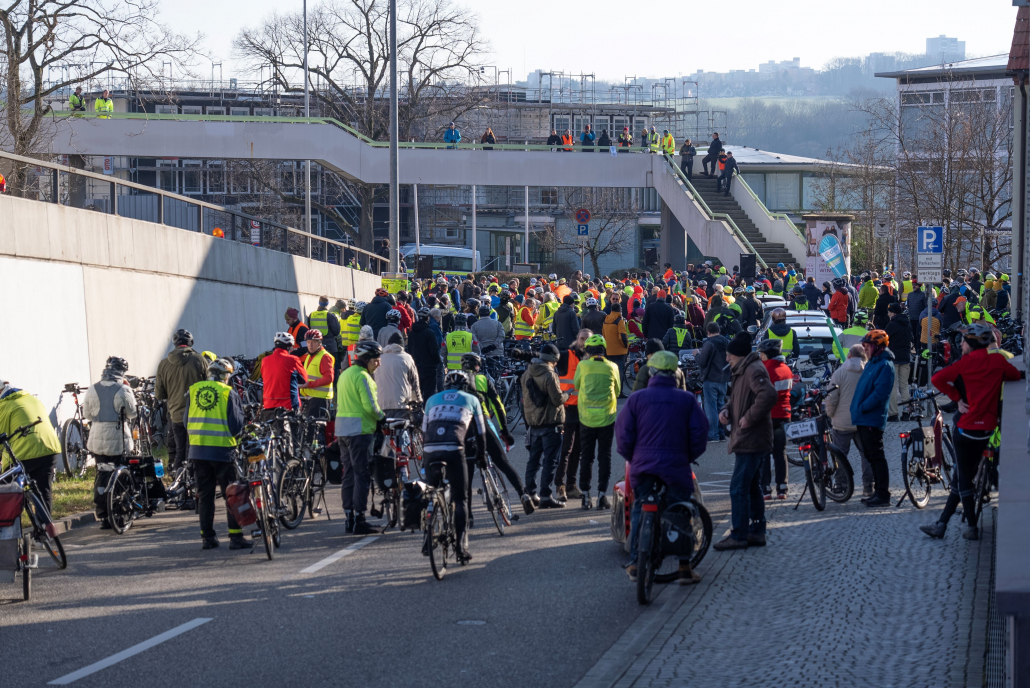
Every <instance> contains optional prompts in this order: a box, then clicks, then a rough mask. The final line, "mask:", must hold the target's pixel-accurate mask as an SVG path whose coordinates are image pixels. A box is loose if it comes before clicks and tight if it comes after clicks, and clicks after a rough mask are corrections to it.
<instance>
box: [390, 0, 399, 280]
mask: <svg viewBox="0 0 1030 688" xmlns="http://www.w3.org/2000/svg"><path fill="white" fill-rule="evenodd" d="M399 133H400V132H399V131H398V125H397V0H390V272H394V273H395V272H398V271H399V270H400V259H399V255H400V254H399V251H400V243H401V231H400V210H401V208H400V198H399V197H398V193H399V191H400V189H399V188H398V187H399V180H400V178H399V175H398V172H397V137H398V135H399Z"/></svg>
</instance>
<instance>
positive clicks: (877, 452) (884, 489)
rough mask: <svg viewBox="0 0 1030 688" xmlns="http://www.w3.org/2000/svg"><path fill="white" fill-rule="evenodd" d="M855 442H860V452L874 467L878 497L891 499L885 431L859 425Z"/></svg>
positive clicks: (874, 483) (874, 479)
mask: <svg viewBox="0 0 1030 688" xmlns="http://www.w3.org/2000/svg"><path fill="white" fill-rule="evenodd" d="M855 440H856V441H857V442H858V449H859V451H861V452H862V455H863V456H864V457H865V458H866V460H868V461H869V465H870V466H871V467H872V470H873V486H874V488H875V490H876V496H877V497H879V498H880V499H890V496H891V490H890V486H891V473H890V468H889V467H888V466H887V457H886V456H885V455H884V453H883V430H882V429H880V428H874V427H870V426H868V425H859V426H858V431H857V432H856V433H855Z"/></svg>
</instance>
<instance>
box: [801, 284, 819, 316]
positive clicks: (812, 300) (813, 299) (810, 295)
mask: <svg viewBox="0 0 1030 688" xmlns="http://www.w3.org/2000/svg"><path fill="white" fill-rule="evenodd" d="M801 292H802V293H803V294H804V295H805V298H806V299H808V306H809V308H810V309H812V310H815V309H817V308H819V304H820V303H822V300H823V290H822V289H820V288H819V287H817V286H815V285H814V284H806V285H805V286H804V287H802V288H801Z"/></svg>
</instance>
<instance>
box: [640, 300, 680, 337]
mask: <svg viewBox="0 0 1030 688" xmlns="http://www.w3.org/2000/svg"><path fill="white" fill-rule="evenodd" d="M675 316H676V310H675V309H674V308H673V307H672V306H670V305H669V304H667V303H665V300H664V299H659V300H657V301H655V302H654V303H652V304H650V305H648V307H647V308H646V309H644V323H643V330H644V336H645V337H647V338H648V339H659V340H660V339H661V338H662V337H664V336H665V333H666V332H668V331H669V328H670V327H672V321H673V319H674V318H675Z"/></svg>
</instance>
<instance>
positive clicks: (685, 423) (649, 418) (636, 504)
mask: <svg viewBox="0 0 1030 688" xmlns="http://www.w3.org/2000/svg"><path fill="white" fill-rule="evenodd" d="M647 366H648V368H650V369H651V377H650V379H649V380H648V383H647V389H642V390H640V391H639V392H634V393H633V394H631V395H630V397H629V401H627V402H626V406H625V407H624V408H623V409H622V413H620V414H619V417H618V420H616V422H615V437H616V443H617V445H616V446H617V447H618V450H619V453H620V454H622V455H623V456H625V457H627V460H628V462H629V482H630V486H631V487H632V488H633V494H634V497H633V512H632V514H631V515H630V550H629V551H630V561H629V568H627V569H626V573H627V574H628V575H629V578H630V580H632V581H635V580H636V576H637V536H638V531H639V529H640V512H641V505H642V504H643V503H644V501H645V500H646V499H647V497H648V496H650V495H651V494H653V493H654V492H655V491H656V490H658V489H659V488H660V487H661V485H663V484H664V485H665V488H666V502H667V503H668V504H673V503H675V502H682V501H686V500H688V499H690V498H691V496H692V495H693V493H694V480H693V472H692V470H691V468H690V464H691V463H692V462H693V461H696V460H697V458H698V457H699V456H701V454H703V453H704V451H705V447H706V445H707V439H708V419H707V418H706V417H705V413H704V411H702V410H701V405H700V404H699V403H698V401H697V398H696V397H695V396H694V395H693V394H691V393H690V392H685V391H683V390H681V389H679V388H677V387H676V379H675V374H676V371H677V370H678V369H679V361H678V360H677V358H676V355H675V354H673V353H672V352H671V351H658V352H656V353H655V354H653V355H652V356H651V358H650V359H649V360H648V362H647ZM699 580H701V576H700V575H698V574H697V573H696V572H695V571H694V570H693V569H692V568H691V566H690V560H689V559H681V560H680V566H679V582H680V585H693V584H694V583H697V582H698V581H699Z"/></svg>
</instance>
